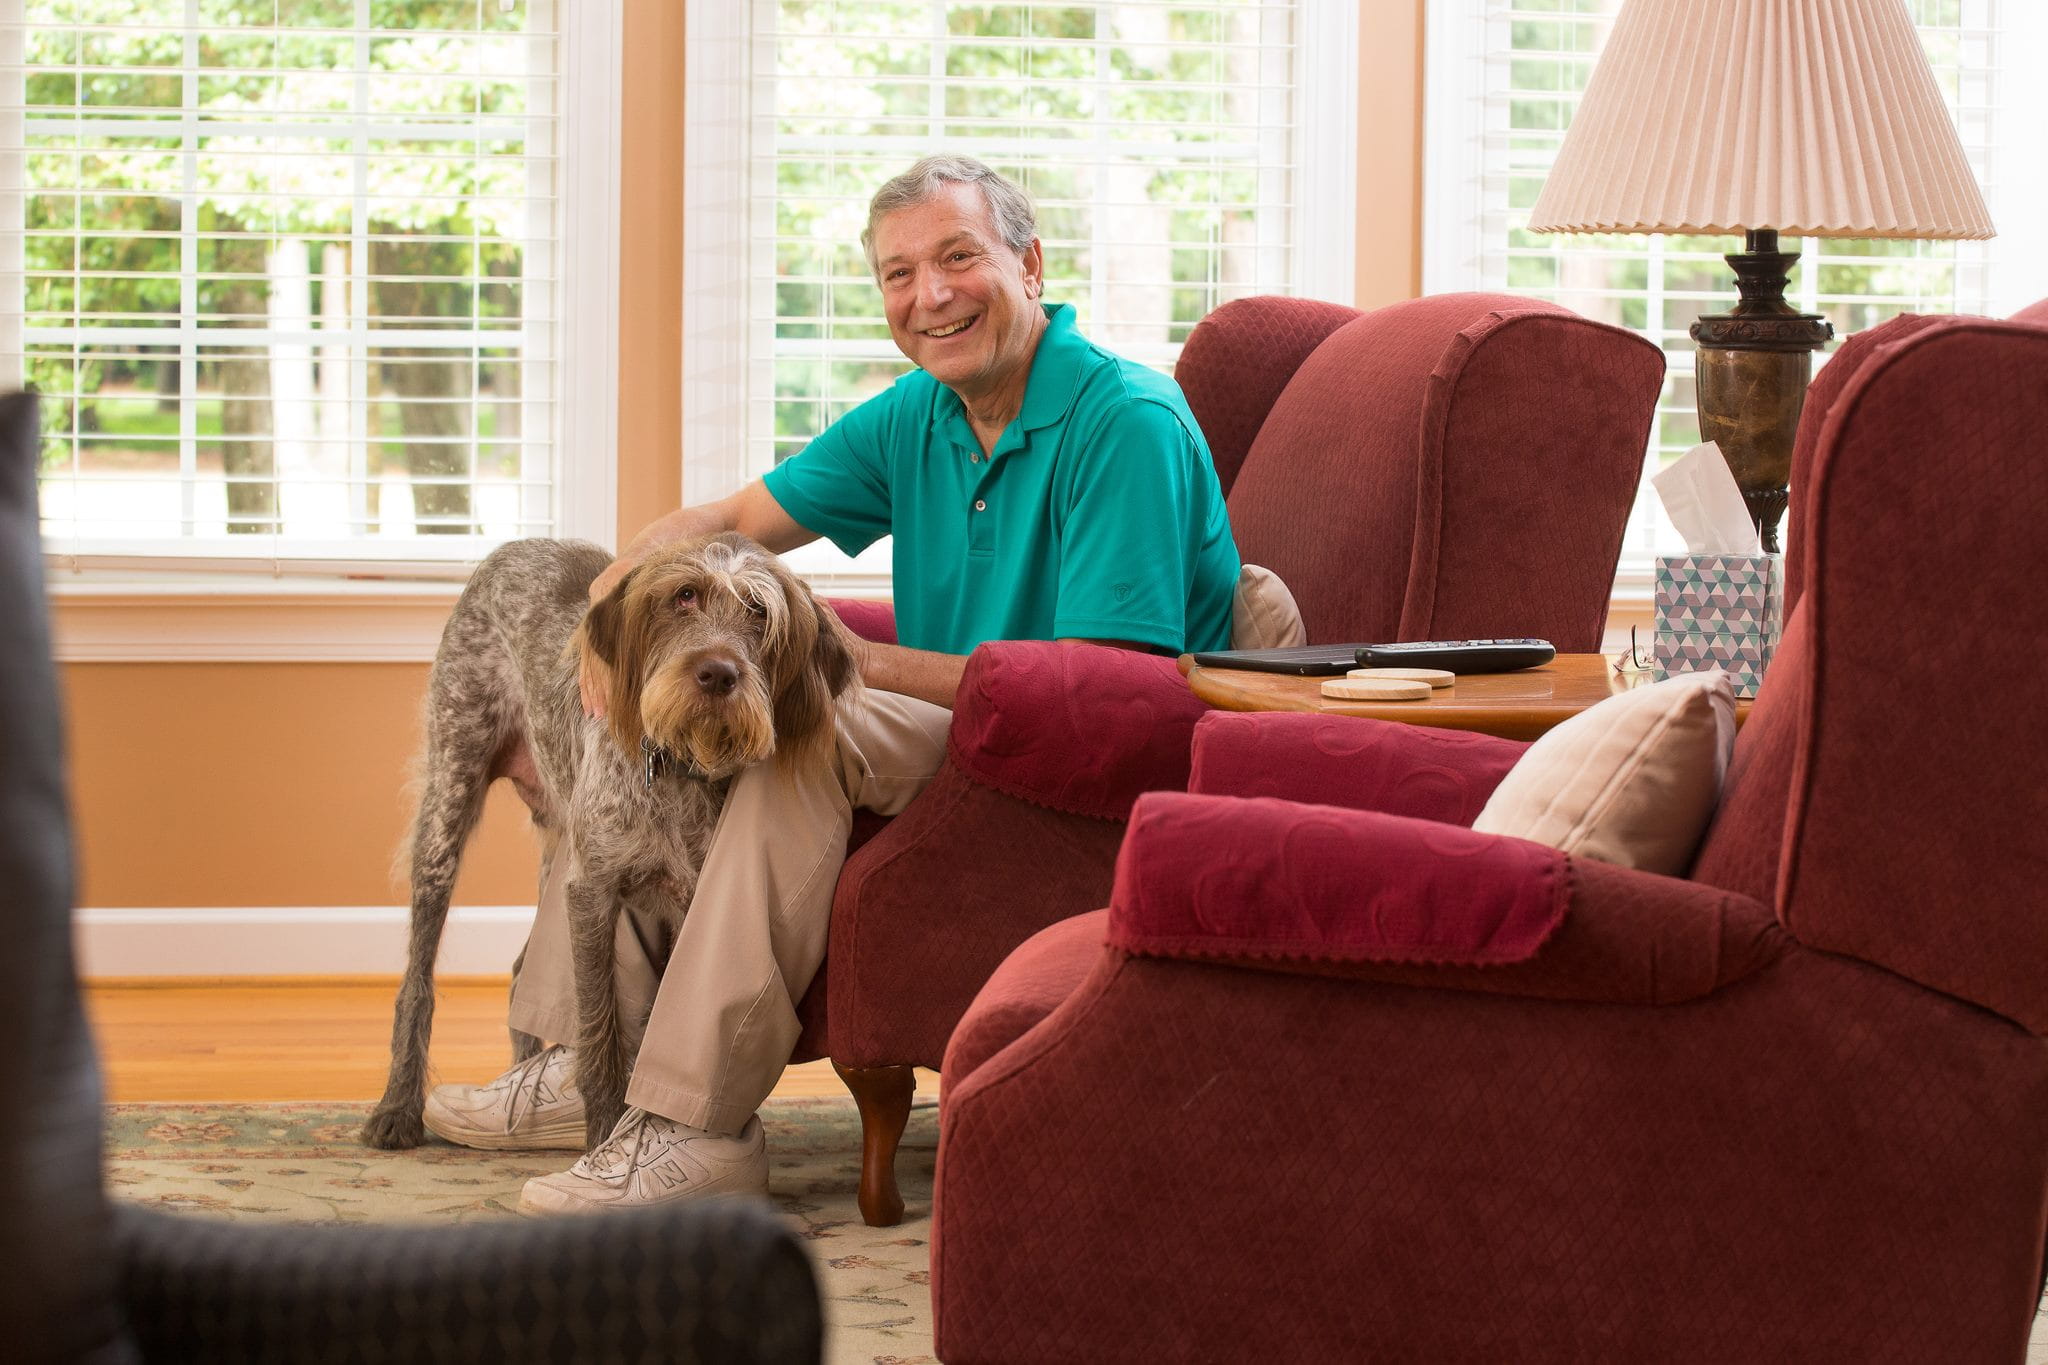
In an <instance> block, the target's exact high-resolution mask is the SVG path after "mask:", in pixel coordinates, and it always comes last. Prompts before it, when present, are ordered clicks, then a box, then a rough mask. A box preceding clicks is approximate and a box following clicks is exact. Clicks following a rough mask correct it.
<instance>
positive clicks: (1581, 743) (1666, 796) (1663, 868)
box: [1472, 669, 1735, 876]
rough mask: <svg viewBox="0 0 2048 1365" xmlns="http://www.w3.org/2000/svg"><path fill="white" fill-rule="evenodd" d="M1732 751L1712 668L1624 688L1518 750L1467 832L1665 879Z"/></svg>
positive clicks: (1728, 715) (1726, 707) (1724, 695)
mask: <svg viewBox="0 0 2048 1365" xmlns="http://www.w3.org/2000/svg"><path fill="white" fill-rule="evenodd" d="M1734 747H1735V692H1734V689H1733V688H1732V687H1731V686H1730V684H1729V681H1728V675H1727V674H1726V673H1723V672H1722V671H1721V670H1720V669H1713V670H1711V671H1709V672H1706V673H1693V674H1687V675H1685V676H1682V677H1676V678H1671V679H1669V680H1667V681H1665V682H1661V683H1655V684H1652V685H1650V686H1648V687H1638V688H1634V689H1632V690H1630V691H1627V692H1623V693H1621V694H1620V695H1619V696H1614V697H1609V698H1608V699H1607V700H1606V701H1603V702H1601V703H1600V704H1599V705H1598V706H1594V707H1591V708H1589V709H1587V710H1585V711H1582V712H1580V713H1579V714H1578V715H1576V716H1573V717H1572V718H1571V719H1570V720H1568V721H1566V722H1564V723H1563V724H1562V725H1559V726H1558V727H1557V728H1556V729H1554V730H1552V731H1551V732H1550V733H1549V734H1547V735H1545V736H1543V737H1542V738H1541V739H1539V740H1537V741H1536V742H1535V743H1534V744H1532V745H1530V746H1529V751H1528V752H1527V753H1525V754H1523V755H1522V758H1521V760H1520V761H1519V762H1517V763H1516V764H1515V766H1514V767H1513V768H1512V769H1510V770H1509V772H1508V775H1507V776H1506V777H1505V778H1503V779H1501V784H1500V785H1499V786H1498V787H1496V788H1494V792H1493V796H1492V797H1491V798H1490V799H1488V801H1487V803H1486V807H1485V809H1483V810H1481V811H1480V812H1479V818H1478V819H1477V820H1475V821H1473V822H1472V828H1473V829H1475V830H1479V831H1481V832H1482V833H1486V834H1508V835H1513V836H1515V837H1517V838H1521V839H1533V840H1534V841H1536V842H1537V843H1540V844H1549V845H1550V846H1551V847H1553V848H1557V849H1561V850H1563V851H1564V852H1566V853H1569V854H1571V855H1573V856H1574V857H1579V858H1592V859H1596V860H1598V861H1600V862H1603V863H1617V864H1619V865H1621V866H1623V867H1639V868H1642V869H1644V870H1645V871H1649V872H1663V873H1667V874H1670V875H1673V876H1676V875H1679V874H1682V873H1683V872H1685V870H1686V869H1687V868H1688V867H1689V866H1691V864H1692V856H1693V852H1694V850H1696V849H1697V848H1698V847H1699V842H1700V835H1701V834H1702V833H1703V832H1704V831H1705V830H1706V827H1707V822H1708V821H1709V820H1711V819H1712V818H1713V815H1714V807H1715V805H1716V803H1717V802H1718V801H1719V800H1720V795H1721V779H1722V777H1723V776H1724V775H1725V774H1726V773H1727V770H1728V757H1729V753H1730V751H1731V750H1733V748H1734Z"/></svg>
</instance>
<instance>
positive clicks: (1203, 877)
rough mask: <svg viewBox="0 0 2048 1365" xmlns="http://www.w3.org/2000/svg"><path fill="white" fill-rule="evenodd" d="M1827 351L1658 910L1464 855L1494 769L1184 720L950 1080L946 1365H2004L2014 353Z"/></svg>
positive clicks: (2042, 1078) (2032, 511)
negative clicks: (1186, 738)
mask: <svg viewBox="0 0 2048 1365" xmlns="http://www.w3.org/2000/svg"><path fill="white" fill-rule="evenodd" d="M1843 354H1844V357H1846V358H1847V359H1849V360H1850V361H1852V362H1853V372H1852V371H1851V369H1850V368H1849V367H1845V368H1844V370H1843V371H1842V372H1841V373H1840V374H1836V366H1837V365H1840V364H1842V360H1841V359H1838V360H1837V361H1835V362H1833V363H1831V364H1830V365H1829V366H1828V369H1827V371H1826V373H1827V374H1831V375H1835V378H1834V380H1833V381H1832V382H1831V384H1830V390H1829V391H1828V392H1826V393H1820V394H1816V396H1815V397H1816V399H1818V400H1819V401H1814V400H1810V401H1809V403H1808V405H1807V409H1806V415H1805V421H1806V424H1807V428H1808V431H1806V432H1803V433H1802V441H1801V443H1800V448H1799V458H1798V462H1797V463H1796V464H1795V467H1794V471H1793V474H1794V482H1793V486H1794V488H1795V490H1796V491H1795V494H1794V503H1793V505H1794V508H1795V510H1796V511H1797V512H1798V513H1799V515H1800V516H1801V525H1802V527H1803V532H1804V533H1803V534H1796V535H1794V536H1792V537H1791V538H1790V539H1789V541H1788V544H1789V549H1790V553H1791V554H1792V555H1793V556H1794V557H1795V559H1796V560H1797V562H1798V563H1799V565H1800V567H1801V574H1800V577H1799V579H1798V580H1796V581H1799V582H1800V583H1802V584H1803V590H1802V592H1801V594H1800V596H1799V598H1798V599H1797V601H1796V603H1795V604H1794V605H1793V607H1792V614H1791V617H1790V619H1789V622H1788V626H1787V629H1786V632H1785V636H1784V640H1783V644H1782V646H1781V648H1780V650H1779V653H1778V655H1777V657H1776V659H1775V660H1774V662H1773V664H1772V667H1771V671H1770V674H1769V675H1768V677H1767V678H1766V679H1765V682H1764V686H1763V689H1762V693H1761V695H1760V696H1759V697H1758V698H1757V701H1756V705H1755V708H1754V710H1753V711H1752V713H1751V715H1750V718H1749V722H1748V724H1747V725H1746V726H1745V728H1744V729H1743V731H1742V733H1741V736H1740V738H1739V740H1738V744H1737V748H1736V753H1735V759H1734V762H1733V765H1732V767H1731V770H1730V772H1729V776H1728V781H1727V785H1726V787H1725V789H1724V793H1723V801H1722V805H1721V808H1720V811H1719V813H1718V815H1717V817H1716V821H1715V823H1714V825H1713V827H1712V828H1711V830H1710V831H1709V833H1708V836H1707V839H1706V842H1705V844H1704V845H1703V847H1702V851H1701V853H1700V856H1699V858H1698V861H1697V864H1696V866H1695V868H1694V870H1693V875H1692V878H1691V879H1690V880H1680V879H1674V878H1668V877H1661V876H1655V875H1651V874H1647V873H1642V872H1637V871H1633V870H1628V869H1622V868H1615V867H1609V866H1604V865H1601V864H1597V863H1588V862H1580V861H1576V860H1574V859H1571V858H1567V857H1565V856H1563V855H1561V854H1559V853H1557V852H1555V851H1553V850H1550V849H1547V848H1544V847H1541V846H1538V845H1535V844H1530V843H1527V842H1524V841H1520V840H1512V839H1504V838H1498V837H1491V836H1482V835H1478V834H1475V833H1473V832H1472V831H1471V830H1469V829H1468V828H1463V827H1462V826H1465V825H1468V824H1469V822H1470V821H1471V819H1472V818H1473V816H1474V815H1475V814H1476V812H1477V811H1478V809H1479V807H1480V806H1481V805H1482V804H1483V802H1484V800H1485V796H1486V793H1487V792H1488V791H1489V790H1490V789H1491V787H1492V786H1493V784H1494V783H1495V782H1497V781H1498V779H1499V777H1500V775H1501V773H1502V772H1504V771H1505V769H1506V767H1507V766H1509V765H1511V763H1512V762H1513V759H1514V757H1515V756H1516V755H1517V754H1518V753H1519V752H1520V748H1521V746H1519V745H1516V744H1513V743H1511V742H1508V741H1502V740H1493V739H1487V738H1484V737H1480V736H1470V735H1451V734H1446V733H1440V732H1432V731H1424V730H1420V729H1410V728H1408V727H1402V726H1397V725H1389V724H1381V723H1376V722H1369V721H1359V720H1346V719H1342V718H1325V717H1315V716H1284V715H1270V716H1250V715H1247V716H1236V715H1215V716H1211V717H1208V718H1206V719H1205V720H1204V721H1203V722H1202V724H1201V725H1200V727H1198V730H1197V734H1196V741H1195V750H1194V759H1193V781H1192V786H1193V793H1191V794H1185V795H1169V794H1155V795H1149V796H1146V797H1144V798H1143V799H1141V800H1140V801H1139V802H1138V803H1137V807H1136V811H1135V814H1134V816H1133V819H1132V821H1131V825H1130V831H1129V834H1128V836H1127V838H1126V840H1125V843H1124V846H1123V849H1122V852H1121V855H1120V859H1119V865H1118V870H1117V880H1116V886H1115V891H1114V894H1113V897H1112V899H1111V901H1110V908H1109V909H1108V910H1107V911H1103V912H1098V913H1096V914H1092V915H1088V916H1083V917H1081V918H1078V919H1073V920H1069V921H1067V922H1065V923H1062V924H1059V925H1056V926H1053V927H1052V928H1050V929H1048V930H1046V931H1044V932H1042V933H1041V934H1039V935H1037V936H1036V937H1034V938H1033V939H1032V940H1031V941H1030V942H1029V943H1027V944H1025V945H1024V946H1023V947H1022V948H1020V949H1019V950H1018V951H1017V953H1015V954H1014V955H1013V956H1012V957H1011V958H1010V959H1009V960H1008V961H1007V962H1006V963H1005V964H1004V965H1003V967H1002V968H1001V970H999V971H998V972H997V973H996V974H995V976H994V977H993V979H991V980H990V982H989V983H988V985H987V986H986V988H985V989H984V990H983V992H982V993H981V995H980V997H979V998H978V999H977V1000H976V1002H975V1004H974V1006H973V1008H972V1009H971V1010H970V1011H969V1012H968V1014H967V1016H966V1017H965V1018H964V1019H963V1020H962V1021H961V1024H960V1026H959V1029H958V1031H957V1033H956V1035H955V1037H954V1040H953V1043H952V1046H951V1048H950V1050H949V1052H948V1055H947V1059H946V1070H945V1091H944V1097H943V1101H942V1112H941V1141H940V1149H939V1171H938V1177H939V1181H938V1192H937V1198H936V1211H935V1230H934V1242H933V1299H934V1304H935V1309H936V1314H937V1346H938V1351H939V1354H940V1355H941V1356H942V1357H943V1358H944V1359H946V1360H948V1361H952V1362H958V1363H959V1365H967V1363H968V1362H974V1361H986V1360H1006V1361H1014V1360H1020V1359H1040V1360H1053V1359H1057V1360H1062V1361H1076V1362H1080V1361H1091V1360H1104V1361H1112V1360H1131V1359H1175V1360H1219V1361H1226V1360H1245V1359H1268V1360H1277V1359H1285V1360H1304V1361H1306V1360H1340V1361H1360V1360H1428V1361H1463V1360H1485V1361H1493V1360H1505V1359H1512V1360H1528V1361H1537V1360H1565V1359H1570V1360H1581V1359H1600V1360H1651V1359H1654V1360H1659V1361H1695V1360H1697V1361H1727V1360H1744V1361H1750V1360H1856V1361H1886V1360H1897V1361H1926V1360H1952V1361H1993V1360H2005V1361H2013V1362H2018V1361H2020V1360H2021V1359H2022V1358H2023V1357H2024V1356H2025V1354H2026V1350H2027V1338H2028V1332H2029V1328H2030V1326H2031V1324H2032V1320H2033V1317H2034V1311H2035V1304H2036V1301H2037V1300H2038V1298H2039V1297H2040V1292H2041V1287H2042V1269H2043V1241H2044V1234H2048V1047H2044V1046H2043V1035H2044V1033H2048V890H2044V887H2048V856H2044V853H2043V849H2044V847H2048V844H2044V842H2043V836H2042V830H2043V829H2044V828H2048V787H2044V786H2043V784H2042V782H2041V778H2040V771H2041V767H2042V765H2043V763H2044V762H2048V722H2044V720H2043V715H2044V711H2043V708H2042V706H2041V702H2040V698H2039V696H2038V688H2039V676H2038V675H2039V669H2038V667H2037V666H2036V665H2038V663H2039V662H2040V660H2041V659H2042V658H2043V657H2048V597H2044V595H2043V593H2042V591H2041V573H2042V570H2043V568H2044V567H2048V560H2044V557H2043V554H2042V550H2041V545H2042V540H2041V527H2042V525H2043V524H2044V518H2048V481H2044V479H2043V477H2042V475H2041V461H2040V459H2039V454H2040V433H2041V432H2042V431H2043V430H2048V329H2043V328H2039V327H2029V326H2025V325H2016V324H2009V323H1997V322H1989V321H1985V320H1980V319H1967V320H1966V319H1948V320H1943V321H1940V322H1937V323H1932V324H1923V325H1922V326H1921V327H1919V328H1917V329H1914V328H1903V327H1895V328H1894V329H1893V330H1892V332H1891V333H1890V334H1889V336H1888V337H1886V336H1877V337H1875V338H1874V339H1873V340H1871V341H1868V342H1865V343H1864V344H1862V345H1860V346H1858V347H1857V350H1856V352H1855V353H1853V354H1852V353H1850V352H1849V351H1848V350H1847V349H1846V348H1845V351H1844V353H1843ZM1809 436H1810V439H1806V438H1807V437H1809ZM1930 478H1932V479H1934V480H1935V481H1936V483H1937V485H1938V487H1936V488H1934V489H1931V490H1929V496H1931V497H1938V499H1939V509H1940V511H1939V514H1938V515H1930V514H1929V512H1928V510H1927V509H1926V508H1925V507H1924V506H1923V505H1922V501H1921V490H1922V489H1925V488H1927V480H1929V479H1930ZM1972 641H1981V642H1984V644H1985V648H1982V649H1978V648H1974V647H1972V646H1971V645H1970V643H1969V642H1972ZM1224 792H1229V793H1234V795H1221V794H1218V793H1224ZM1275 796H1290V797H1294V798H1297V800H1307V801H1311V802H1316V803H1320V804H1313V805H1304V804H1297V803H1296V801H1281V800H1276V799H1273V798H1274V797H1275Z"/></svg>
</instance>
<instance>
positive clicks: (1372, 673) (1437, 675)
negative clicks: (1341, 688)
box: [1344, 668, 1458, 687]
mask: <svg viewBox="0 0 2048 1365" xmlns="http://www.w3.org/2000/svg"><path fill="white" fill-rule="evenodd" d="M1344 676H1345V677H1347V678H1385V679H1387V680H1388V681H1389V682H1419V683H1428V684H1429V685H1430V686H1431V687H1449V686H1450V685H1451V684H1452V683H1454V682H1456V681H1457V680H1458V675H1457V674H1455V673H1446V672H1444V670H1443V669H1441V668H1354V669H1352V670H1351V671H1350V672H1349V673H1346V674H1345V675H1344Z"/></svg>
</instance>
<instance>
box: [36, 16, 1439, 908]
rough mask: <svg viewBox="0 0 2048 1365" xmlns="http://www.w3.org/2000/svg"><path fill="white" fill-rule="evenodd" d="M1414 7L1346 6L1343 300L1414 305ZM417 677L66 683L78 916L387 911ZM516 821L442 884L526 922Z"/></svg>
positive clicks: (401, 826) (121, 677) (669, 117)
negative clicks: (1347, 290) (150, 911)
mask: <svg viewBox="0 0 2048 1365" xmlns="http://www.w3.org/2000/svg"><path fill="white" fill-rule="evenodd" d="M1422 5H1423V0H1360V25H1359V26H1360V41H1359V56H1360V65H1359V70H1360V72H1361V76H1362V79H1361V81H1360V89H1359V100H1358V104H1359V110H1358V117H1359V144H1360V145H1359V188H1360V195H1359V199H1360V214H1359V221H1358V267H1357V298H1358V302H1359V303H1360V304H1361V305H1362V306H1372V305H1375V304H1381V303H1389V302H1393V301H1395V300H1397V299H1402V298H1409V297H1412V296H1413V295H1414V294H1415V293H1416V292H1418V290H1419V288H1420V282H1421V274H1422V265H1421V232H1420V225H1421V148H1420V137H1421V114H1420V102H1421V93H1422V91H1421V86H1422V79H1421V73H1422V60H1421V59H1422ZM682 8H683V7H682V5H681V3H680V0H626V4H625V19H626V28H625V68H624V71H623V73H622V81H623V89H622V98H623V100H624V103H625V120H624V142H623V146H622V157H623V165H622V167H621V184H622V195H621V202H620V220H621V221H620V237H621V247H622V251H621V259H622V261H623V268H622V270H621V280H620V321H619V342H620V346H619V487H618V506H619V529H620V535H621V538H622V539H623V538H626V537H628V536H630V535H631V534H632V532H633V531H635V530H637V529H638V528H639V527H640V526H641V525H643V524H644V523H645V522H647V521H648V520H650V519H652V518H653V517H654V516H656V515H657V514H659V513H660V512H662V511H664V510H666V509H668V508H671V507H674V506H675V505H676V504H677V501H678V500H679V498H680V496H681V469H680V461H679V459H678V451H679V449H680V443H681V406H680V404H681V400H680V384H679V379H678V376H679V374H680V370H681V363H682V317H681V299H682V262H683V254H682V253H683V244H682V231H681V224H682V197H683V192H682V109H683V99H684V91H683V88H682V87H683V82H682V70H683V32H682ZM426 673H427V670H426V665H424V664H97V663H96V664H72V665H68V666H66V668H65V669H64V687H65V695H66V701H67V705H68V708H69V718H70V719H69V724H70V736H71V750H72V768H73V792H74V795H73V802H74V809H75V813H76V819H77V825H78V837H79V846H80V860H81V865H80V899H79V903H80V904H82V905H92V906H237V905H251V906H316V905H391V904H396V903H399V902H400V901H402V900H403V899H404V893H403V887H402V884H400V883H398V882H394V881H393V880H392V878H391V867H392V864H393V858H394V855H395V854H396V852H397V851H398V848H399V845H400V843H401V841H402V839H403V837H404V833H405V825H406V819H407V813H408V808H407V804H406V798H405V794H404V790H403V789H404V784H405V781H406V774H407V764H408V762H409V760H410V758H411V754H412V751H413V748H414V746H415V744H416V742H417V738H418V733H419V732H418V724H419V715H418V711H419V704H420V697H421V695H422V692H423V690H424V687H425V682H426ZM524 826H525V813H524V811H523V810H522V809H521V808H520V807H519V803H518V802H517V801H516V800H515V799H513V798H512V797H511V796H510V795H509V793H507V792H505V791H503V790H502V789H501V790H500V791H498V792H495V793H493V795H492V797H491V802H490V807H489V809H488V810H487V812H486V815H485V819H484V825H483V828H482V830H481V832H480V834H479V836H478V838H479V840H480V842H479V843H478V844H477V845H476V848H475V852H474V855H473V856H472V857H471V858H470V859H469V860H468V862H467V864H466V869H467V870H466V873H465V876H464V878H463V881H462V883H461V884H460V886H458V888H457V892H456V901H457V903H458V904H466V905H512V904H520V903H522V902H524V901H525V900H527V899H529V898H530V897H531V895H532V886H533V875H534V867H535V862H536V859H535V855H534V853H533V845H532V839H531V836H530V835H529V834H527V833H526V832H525V828H524Z"/></svg>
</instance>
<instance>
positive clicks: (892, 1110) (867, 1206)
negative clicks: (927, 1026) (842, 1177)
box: [832, 1061, 917, 1228]
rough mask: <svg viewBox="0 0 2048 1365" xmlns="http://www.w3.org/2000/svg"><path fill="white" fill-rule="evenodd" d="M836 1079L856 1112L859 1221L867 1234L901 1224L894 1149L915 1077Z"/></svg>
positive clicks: (863, 1073)
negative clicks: (867, 1229)
mask: <svg viewBox="0 0 2048 1365" xmlns="http://www.w3.org/2000/svg"><path fill="white" fill-rule="evenodd" d="M832 1069H833V1070H834V1071H836V1072H838V1073H839V1079H840V1080H842V1081H845V1082H846V1088H847V1089H848V1090H851V1091H852V1092H853V1101H854V1103H855V1104H857V1105H859V1106H860V1216H861V1220H862V1221H863V1222H865V1223H866V1224H867V1225H868V1226H869V1227H871V1228H890V1227H894V1226H896V1224H898V1223H900V1222H902V1221H903V1196H902V1194H900V1193H899V1192H898V1191H897V1189H896V1145H897V1144H898V1143H900V1142H901V1141H903V1127H904V1125H905V1124H907V1123H909V1122H910V1100H911V1096H912V1095H913V1094H915V1093H916V1090H917V1072H916V1070H915V1069H914V1068H912V1067H907V1066H868V1067H861V1066H841V1065H840V1064H839V1063H838V1062H836V1061H835V1062H833V1063H832Z"/></svg>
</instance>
